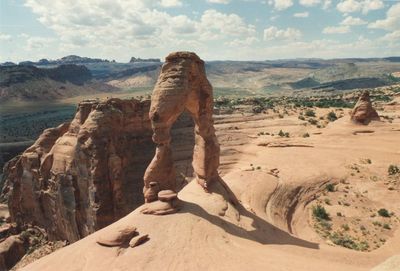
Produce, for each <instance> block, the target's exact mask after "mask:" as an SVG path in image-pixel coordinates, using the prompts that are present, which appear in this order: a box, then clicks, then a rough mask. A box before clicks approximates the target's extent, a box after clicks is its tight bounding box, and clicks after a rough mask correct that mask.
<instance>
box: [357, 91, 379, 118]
mask: <svg viewBox="0 0 400 271" xmlns="http://www.w3.org/2000/svg"><path fill="white" fill-rule="evenodd" d="M351 120H352V121H353V122H355V123H360V124H368V123H370V122H371V121H373V120H380V118H379V115H378V113H377V112H376V111H375V109H374V108H373V107H372V103H371V100H370V98H369V92H368V91H364V92H363V93H362V94H361V96H360V98H359V99H358V102H357V103H356V105H355V106H354V108H353V111H352V112H351Z"/></svg>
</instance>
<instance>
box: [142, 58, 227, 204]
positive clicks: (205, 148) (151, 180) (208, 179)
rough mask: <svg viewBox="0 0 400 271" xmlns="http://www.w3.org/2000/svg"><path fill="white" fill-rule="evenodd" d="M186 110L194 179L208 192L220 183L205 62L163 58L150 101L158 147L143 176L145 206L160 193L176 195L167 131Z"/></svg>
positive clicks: (216, 145)
mask: <svg viewBox="0 0 400 271" xmlns="http://www.w3.org/2000/svg"><path fill="white" fill-rule="evenodd" d="M185 110H187V111H188V112H189V113H190V115H191V116H192V118H193V120H194V123H195V144H194V151H193V169H194V173H195V178H196V180H197V182H198V183H199V184H200V185H201V186H202V187H203V188H204V189H207V187H209V185H210V184H211V183H212V182H214V181H216V180H219V175H218V172H217V169H218V166H219V155H220V148H219V144H218V141H217V138H216V136H215V129H214V126H213V118H212V114H213V90H212V86H211V84H210V82H209V81H208V80H207V77H206V73H205V67H204V62H203V61H202V60H201V59H200V58H199V57H198V56H197V55H196V54H195V53H191V52H176V53H171V54H169V55H168V56H167V57H166V62H165V64H164V65H163V67H162V69H161V74H160V76H159V77H158V80H157V83H156V85H155V88H154V90H153V94H152V97H151V106H150V113H149V114H150V120H151V125H152V129H153V141H154V142H155V143H156V144H157V147H156V154H155V156H154V158H153V160H152V161H151V163H150V165H149V166H148V167H147V170H146V172H145V174H144V188H143V192H144V196H145V200H146V202H147V203H149V202H152V201H156V200H157V199H158V196H157V195H158V192H159V191H161V190H172V191H174V192H175V191H176V173H175V167H174V163H173V159H172V150H171V146H170V143H171V136H170V130H171V127H172V125H173V124H174V122H175V121H176V120H177V118H178V117H179V116H180V115H181V114H182V113H183V112H184V111H185Z"/></svg>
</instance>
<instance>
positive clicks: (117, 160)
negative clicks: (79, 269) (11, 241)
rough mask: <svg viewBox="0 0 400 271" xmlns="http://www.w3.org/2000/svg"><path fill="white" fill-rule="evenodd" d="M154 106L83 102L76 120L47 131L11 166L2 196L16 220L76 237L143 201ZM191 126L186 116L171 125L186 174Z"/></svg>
mask: <svg viewBox="0 0 400 271" xmlns="http://www.w3.org/2000/svg"><path fill="white" fill-rule="evenodd" d="M149 108H150V101H138V100H135V99H130V100H120V99H109V100H106V101H102V102H99V101H84V102H81V103H80V104H79V107H78V110H77V113H76V115H75V117H74V119H73V120H72V121H71V122H70V123H64V124H62V125H60V126H58V127H57V128H51V129H47V130H45V131H44V132H43V134H42V135H41V136H40V137H39V138H38V139H37V141H36V142H35V143H34V144H33V145H32V146H31V147H29V148H28V149H27V150H26V151H25V152H24V153H23V154H22V155H21V156H20V157H18V158H15V159H13V160H11V161H10V162H9V163H8V164H7V166H6V167H5V170H6V171H5V174H4V176H5V177H6V178H5V185H4V188H3V193H2V199H3V200H4V201H8V205H9V210H10V216H11V221H12V222H16V223H17V225H18V226H23V225H35V226H38V227H41V228H43V229H45V230H46V232H47V233H48V236H49V239H50V240H68V241H69V242H74V241H77V240H79V239H80V238H82V237H84V236H87V235H88V234H90V233H92V232H94V231H96V230H98V229H100V228H103V227H105V226H107V225H109V224H111V223H112V222H115V221H116V220H118V219H119V218H121V217H123V216H125V215H126V214H128V213H129V212H131V211H132V210H133V209H135V208H136V207H138V206H140V205H141V204H142V203H143V202H144V198H143V194H142V191H143V174H144V172H145V169H146V166H147V165H148V164H149V162H150V161H151V158H152V156H153V154H154V151H155V146H154V143H153V142H152V139H151V133H152V131H151V124H150V120H149ZM188 130H189V131H192V130H193V123H192V122H191V120H190V119H189V118H188V117H187V116H182V117H181V118H180V119H179V121H178V122H177V123H176V125H174V129H173V131H172V133H173V134H174V135H175V136H176V139H177V140H176V142H173V147H174V149H175V150H177V152H176V155H175V156H174V161H176V162H177V165H176V170H177V171H179V172H181V174H182V175H183V176H191V174H192V172H193V170H192V169H191V165H190V163H191V156H192V152H193V148H192V146H193V142H192V141H193V138H194V136H193V133H188V132H187V131H188ZM182 179H183V178H181V180H180V182H179V188H180V187H182V186H183V185H185V183H183V182H182ZM157 192H158V191H157ZM155 196H156V197H157V193H156V194H155Z"/></svg>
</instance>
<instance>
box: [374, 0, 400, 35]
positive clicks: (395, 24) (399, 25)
mask: <svg viewBox="0 0 400 271" xmlns="http://www.w3.org/2000/svg"><path fill="white" fill-rule="evenodd" d="M368 27H369V28H380V29H385V30H394V31H396V30H398V29H400V3H398V4H395V5H393V6H391V7H390V8H389V10H388V11H387V13H386V18H385V19H383V20H377V21H375V22H373V23H370V24H369V25H368Z"/></svg>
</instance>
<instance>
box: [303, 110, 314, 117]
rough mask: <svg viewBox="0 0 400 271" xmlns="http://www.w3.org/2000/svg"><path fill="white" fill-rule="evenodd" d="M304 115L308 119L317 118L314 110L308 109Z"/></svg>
mask: <svg viewBox="0 0 400 271" xmlns="http://www.w3.org/2000/svg"><path fill="white" fill-rule="evenodd" d="M304 115H306V116H307V117H315V112H314V110H311V109H307V110H306V112H305V113H304Z"/></svg>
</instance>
